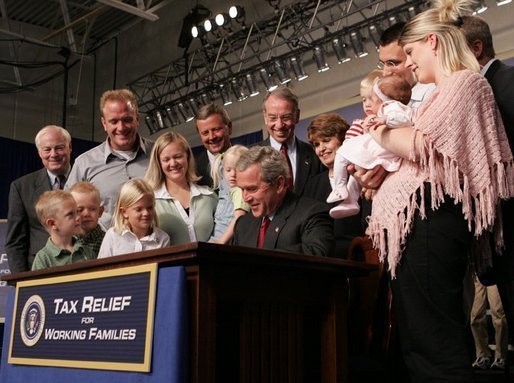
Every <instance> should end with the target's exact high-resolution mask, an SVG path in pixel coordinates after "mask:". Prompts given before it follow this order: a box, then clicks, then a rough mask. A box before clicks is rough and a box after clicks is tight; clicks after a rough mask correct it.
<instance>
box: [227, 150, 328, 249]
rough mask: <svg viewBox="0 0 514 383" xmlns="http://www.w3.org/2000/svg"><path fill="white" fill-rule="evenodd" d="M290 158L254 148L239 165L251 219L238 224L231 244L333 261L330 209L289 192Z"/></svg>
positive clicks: (245, 218)
mask: <svg viewBox="0 0 514 383" xmlns="http://www.w3.org/2000/svg"><path fill="white" fill-rule="evenodd" d="M288 174H289V168H288V165H287V162H286V159H285V157H284V156H283V155H282V154H281V153H280V152H278V151H277V150H275V149H273V148H271V147H270V146H262V147H261V146H253V147H252V148H250V149H249V150H248V151H247V152H245V153H243V154H242V155H241V157H240V159H239V161H238V163H237V165H236V178H237V185H238V186H239V187H240V188H241V189H242V190H243V199H244V201H245V202H246V203H247V204H248V205H249V206H250V210H251V213H252V214H245V215H244V216H242V217H241V218H239V219H238V220H237V222H236V226H235V229H234V237H233V240H232V244H234V245H241V246H250V247H260V248H264V249H279V250H285V251H292V252H296V253H304V254H310V255H321V256H331V255H332V254H333V251H334V245H335V240H334V233H333V221H332V219H331V218H330V216H329V215H328V208H327V207H326V206H325V205H324V204H322V203H320V202H317V201H315V200H312V199H309V198H305V197H299V196H297V195H296V194H295V193H294V192H292V191H291V190H289V189H288V187H287V184H286V182H287V177H288Z"/></svg>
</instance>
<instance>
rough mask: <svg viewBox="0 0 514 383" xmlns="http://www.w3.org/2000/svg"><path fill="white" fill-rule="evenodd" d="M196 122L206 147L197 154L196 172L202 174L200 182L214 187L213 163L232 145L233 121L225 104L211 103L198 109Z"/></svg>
mask: <svg viewBox="0 0 514 383" xmlns="http://www.w3.org/2000/svg"><path fill="white" fill-rule="evenodd" d="M195 122H196V128H197V129H198V134H199V135H200V139H201V140H202V144H203V146H204V147H205V150H203V151H201V152H200V153H199V154H197V155H196V156H195V162H196V173H197V174H198V175H199V176H202V178H201V179H200V181H198V184H200V185H205V186H209V187H212V177H211V165H212V164H213V162H214V159H215V158H216V155H218V154H220V153H223V152H224V151H225V150H227V149H228V148H229V147H230V145H231V144H230V135H231V134H232V121H230V117H229V115H228V113H227V111H226V109H225V108H224V107H223V106H221V105H218V104H214V103H211V104H207V105H204V106H203V107H201V108H200V109H199V110H198V113H197V115H196V119H195Z"/></svg>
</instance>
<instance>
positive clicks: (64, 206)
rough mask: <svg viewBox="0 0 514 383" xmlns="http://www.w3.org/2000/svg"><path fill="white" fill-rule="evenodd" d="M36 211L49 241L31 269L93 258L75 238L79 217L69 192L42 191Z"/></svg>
mask: <svg viewBox="0 0 514 383" xmlns="http://www.w3.org/2000/svg"><path fill="white" fill-rule="evenodd" d="M35 208H36V213H37V216H38V219H39V221H40V222H41V224H42V225H43V227H44V228H45V229H46V231H48V233H49V234H50V238H49V239H48V241H47V242H46V245H45V247H43V248H42V249H41V250H39V251H38V252H37V254H36V258H35V259H34V263H33V264H32V270H39V269H44V268H47V267H52V266H61V265H66V264H70V263H76V262H81V261H86V260H89V259H95V258H96V256H95V255H94V254H93V251H92V250H91V249H90V248H89V247H87V246H84V245H83V244H82V242H81V241H80V240H79V239H78V238H77V237H76V235H78V234H80V231H81V228H80V217H79V215H78V214H77V203H76V202H75V200H74V199H73V196H72V195H71V193H70V192H68V191H64V190H53V191H48V192H45V193H43V194H42V195H41V196H40V197H39V199H38V200H37V202H36V206H35Z"/></svg>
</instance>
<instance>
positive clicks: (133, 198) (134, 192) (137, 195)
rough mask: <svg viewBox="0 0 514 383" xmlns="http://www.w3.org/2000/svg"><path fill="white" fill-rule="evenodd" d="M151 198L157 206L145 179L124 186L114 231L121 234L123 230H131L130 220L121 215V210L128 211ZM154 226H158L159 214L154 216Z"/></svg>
mask: <svg viewBox="0 0 514 383" xmlns="http://www.w3.org/2000/svg"><path fill="white" fill-rule="evenodd" d="M146 196H151V197H152V199H153V202H154V206H155V196H154V193H153V189H152V188H151V187H150V185H149V184H148V182H146V181H145V180H143V179H136V178H135V179H131V180H130V181H127V182H125V183H124V184H123V186H122V187H121V190H120V195H119V197H118V201H117V202H116V209H115V210H114V217H113V220H114V231H115V232H116V233H118V234H121V233H122V232H123V230H131V228H130V225H129V223H128V220H127V219H126V218H125V217H124V216H123V214H122V213H121V208H124V209H127V208H129V207H131V206H132V205H134V204H135V203H136V202H137V201H139V200H140V199H141V198H143V197H146ZM153 225H154V226H158V223H157V214H155V212H154V215H153Z"/></svg>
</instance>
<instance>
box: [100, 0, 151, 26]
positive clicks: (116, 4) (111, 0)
mask: <svg viewBox="0 0 514 383" xmlns="http://www.w3.org/2000/svg"><path fill="white" fill-rule="evenodd" d="M97 1H98V2H99V3H102V4H105V5H108V6H110V7H113V8H117V9H120V10H122V11H125V12H128V13H131V14H133V15H136V16H139V17H142V18H143V19H146V20H150V21H157V20H159V16H157V15H156V14H154V13H151V12H149V11H143V10H141V9H139V8H138V7H134V6H133V5H130V4H126V3H124V2H122V1H119V0H97Z"/></svg>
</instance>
